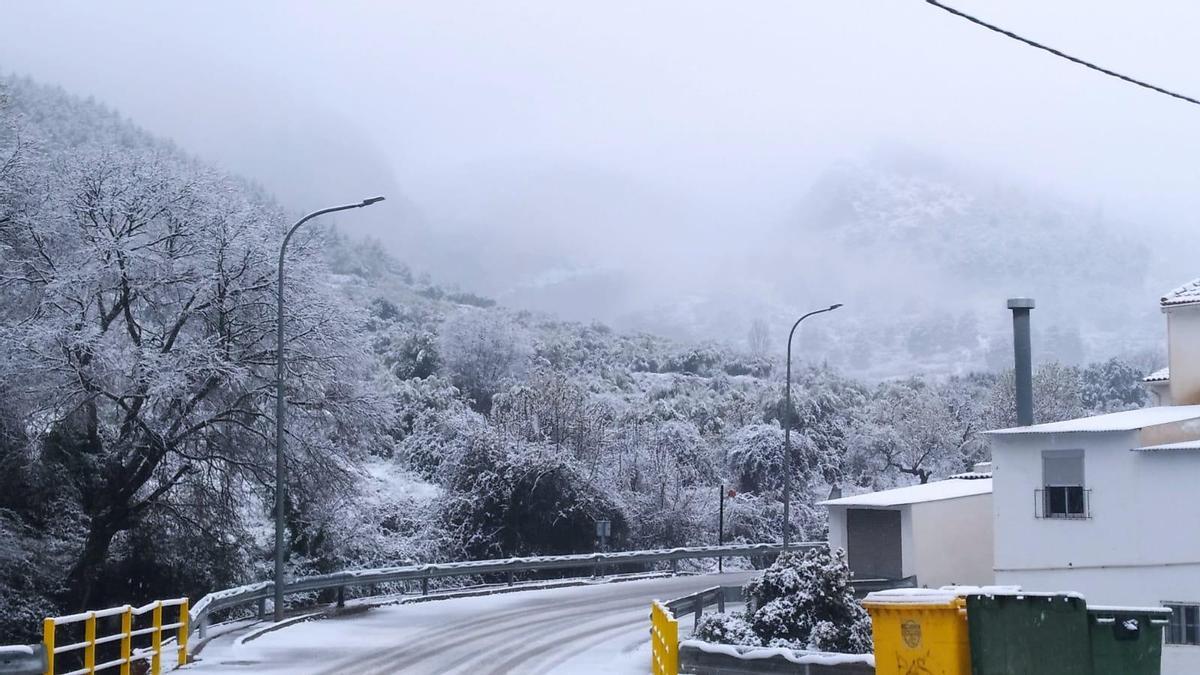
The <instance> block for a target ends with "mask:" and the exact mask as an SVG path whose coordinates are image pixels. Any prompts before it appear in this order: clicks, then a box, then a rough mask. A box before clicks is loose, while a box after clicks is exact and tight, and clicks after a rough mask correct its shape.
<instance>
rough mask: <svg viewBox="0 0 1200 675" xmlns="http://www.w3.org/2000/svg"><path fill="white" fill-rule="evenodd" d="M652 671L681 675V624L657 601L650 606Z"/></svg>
mask: <svg viewBox="0 0 1200 675" xmlns="http://www.w3.org/2000/svg"><path fill="white" fill-rule="evenodd" d="M650 643H651V644H650V651H651V657H650V658H651V661H650V671H651V672H652V673H653V674H654V675H678V674H679V622H678V621H676V620H675V617H673V616H671V614H670V612H669V611H668V610H667V608H666V607H664V606H663V605H662V603H660V602H658V601H657V600H655V601H654V603H653V604H652V605H650Z"/></svg>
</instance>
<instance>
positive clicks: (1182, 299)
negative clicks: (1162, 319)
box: [1160, 279, 1200, 307]
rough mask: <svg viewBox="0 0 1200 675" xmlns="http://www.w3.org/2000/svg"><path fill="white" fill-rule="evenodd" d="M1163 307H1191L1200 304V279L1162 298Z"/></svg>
mask: <svg viewBox="0 0 1200 675" xmlns="http://www.w3.org/2000/svg"><path fill="white" fill-rule="evenodd" d="M1160 302H1161V303H1162V306H1163V307H1169V306H1171V305H1190V304H1192V303H1193V302H1200V279H1193V280H1191V281H1189V282H1187V283H1186V284H1184V285H1182V286H1180V287H1179V288H1176V289H1174V290H1172V291H1170V292H1169V293H1167V294H1166V295H1164V296H1162V300H1161V301H1160Z"/></svg>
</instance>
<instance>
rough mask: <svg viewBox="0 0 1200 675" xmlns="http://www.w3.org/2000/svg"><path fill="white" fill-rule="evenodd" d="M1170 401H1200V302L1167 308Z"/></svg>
mask: <svg viewBox="0 0 1200 675" xmlns="http://www.w3.org/2000/svg"><path fill="white" fill-rule="evenodd" d="M1166 312H1167V363H1168V365H1169V366H1170V367H1171V381H1170V390H1171V404H1172V405H1191V404H1193V403H1200V305H1182V306H1178V307H1167V308H1166Z"/></svg>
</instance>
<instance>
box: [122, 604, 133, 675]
mask: <svg viewBox="0 0 1200 675" xmlns="http://www.w3.org/2000/svg"><path fill="white" fill-rule="evenodd" d="M132 633H133V608H132V607H129V606H126V607H125V613H124V614H122V615H121V658H122V659H124V660H123V661H122V662H121V675H129V673H130V671H131V669H132V666H133V635H132Z"/></svg>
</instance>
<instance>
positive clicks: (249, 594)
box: [0, 542, 826, 675]
mask: <svg viewBox="0 0 1200 675" xmlns="http://www.w3.org/2000/svg"><path fill="white" fill-rule="evenodd" d="M825 545H826V544H825V542H803V543H796V544H791V545H790V546H789V548H790V549H793V550H796V549H805V548H814V547H821V546H825ZM783 550H784V547H783V545H782V544H777V543H764V544H728V545H724V546H690V547H683V548H671V549H654V550H646V551H620V552H615V553H584V554H575V555H558V556H534V557H524V558H507V559H502V560H471V561H464V562H451V563H431V564H420V565H403V566H398V567H387V568H379V569H370V570H354V571H346V572H335V573H332V574H321V575H316V576H309V577H300V578H298V579H294V580H292V581H290V582H288V583H287V584H286V585H285V586H284V595H294V594H298V593H311V592H315V591H325V590H336V591H337V604H338V606H343V605H344V604H345V599H346V588H350V587H361V586H367V587H371V586H375V585H376V584H388V583H395V582H413V581H419V582H420V584H421V592H422V594H428V592H429V580H430V579H438V578H444V577H455V576H476V575H505V576H507V581H508V584H509V585H510V586H511V585H512V584H513V582H514V576H515V574H516V573H518V572H536V571H546V570H562V569H584V568H591V570H592V575H593V576H599V575H600V572H601V570H602V569H603V568H604V567H605V566H611V565H637V564H656V563H663V562H667V563H670V569H671V572H672V573H675V572H677V571H678V563H679V561H680V560H701V559H706V558H731V557H759V556H769V555H777V554H779V553H782V552H783ZM274 589H275V586H274V584H273V583H272V582H270V581H262V582H258V583H254V584H248V585H245V586H238V587H236V588H227V589H224V590H220V591H214V592H212V593H209V594H208V595H205V596H204V597H202V598H200V600H198V601H196V603H195V604H193V605H191V607H190V610H189V607H188V604H187V599H186V598H179V599H177V600H165V601H157V602H154V603H150V604H148V605H145V606H143V607H138V608H133V607H129V606H123V607H117V608H113V609H111V610H99V611H96V612H83V613H80V614H75V615H72V616H67V617H58V618H52V619H47V620H46V622H45V623H44V624H43V630H44V632H45V640H46V641H45V643H44V647H46V649H45V653H46V657H47V660H48V661H49V662H50V663H49V664H48V665H49V668H47V669H46V670H45V672H46V673H49V674H50V675H54V664H53V661H54V656H55V655H57V654H61V653H64V652H67V651H75V650H78V649H83V650H84V659H83V660H84V662H85V664H86V667H85V668H83V669H82V670H75V671H71V673H70V675H78V674H80V673H91V672H95V671H97V670H103V669H107V668H112V667H114V666H118V665H119V666H121V673H122V675H126V674H127V673H129V666H130V664H132V663H133V662H135V661H138V660H142V659H146V658H149V657H148V656H147V654H148V653H149V652H148V651H146V650H141V651H139V652H137V653H134V652H133V650H132V643H131V640H132V639H133V638H134V637H138V636H142V635H152V636H153V638H152V644H153V645H157V646H155V647H154V649H155V650H156V651H157V652H161V635H162V631H169V630H177V631H178V647H177V648H178V650H179V663H180V664H183V663H186V662H187V659H188V650H189V646H188V640H189V637H190V636H191V635H193V634H198V637H199V638H200V639H201V640H203V639H204V638H206V637H207V635H206V633H207V630H208V626H209V623H210V622H211V619H212V617H213V615H214V614H217V613H219V612H226V611H231V610H235V609H238V608H240V607H244V606H246V605H249V604H252V603H257V604H258V616H259V618H263V617H264V616H265V604H266V601H267V600H268V599H269V598H271V597H272V596H273V595H274ZM173 606H178V607H180V612H181V614H180V617H179V620H178V621H176V622H175V623H171V624H167V625H162V623H161V612H162V608H163V607H173ZM147 611H150V612H155V617H156V618H155V620H154V622H155V626H157V629H156V628H153V627H151V628H144V629H139V630H133V629H132V617H133V616H138V615H140V614H143V613H145V612H147ZM122 614H124V615H127V616H128V617H130V621H129V624H125V623H124V619H123V620H122V621H123V626H122V631H121V632H120V633H116V634H113V635H106V636H103V637H98V636H96V634H95V626H96V619H101V618H104V617H108V616H117V615H122ZM75 622H84V623H85V639H84V640H83V641H82V642H77V643H72V644H69V645H64V646H61V647H55V641H56V637H57V631H56V628H57V626H59V625H64V624H67V623H75ZM89 626H90V627H89ZM152 631H156V632H152ZM118 640H120V641H121V649H122V652H121V653H122V656H121V658H119V659H113V660H109V661H106V662H103V663H100V664H96V663H95V652H96V647H97V646H98V645H104V644H108V643H110V642H117V641H118ZM127 644H128V645H130V649H129V653H125V647H126V645H127ZM0 649H3V648H0ZM13 649H17V647H13ZM20 649H27V648H26V647H23V646H22V647H20ZM89 654H90V655H91V656H90V658H91V659H92V660H91V661H88V658H89V656H88V655H89ZM155 664H158V665H155ZM151 667H152V668H154V669H155V670H154V672H155V673H157V672H158V670H157V669H158V668H159V667H161V659H152V660H151Z"/></svg>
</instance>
